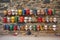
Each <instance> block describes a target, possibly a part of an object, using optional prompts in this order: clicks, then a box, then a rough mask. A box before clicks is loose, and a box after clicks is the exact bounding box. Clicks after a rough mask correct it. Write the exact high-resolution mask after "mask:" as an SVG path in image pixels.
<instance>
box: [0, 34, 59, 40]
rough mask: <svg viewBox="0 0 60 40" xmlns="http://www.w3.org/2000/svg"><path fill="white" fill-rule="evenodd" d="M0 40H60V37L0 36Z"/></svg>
mask: <svg viewBox="0 0 60 40" xmlns="http://www.w3.org/2000/svg"><path fill="white" fill-rule="evenodd" d="M0 40H60V36H40V37H33V36H32V37H31V36H13V35H0Z"/></svg>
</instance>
